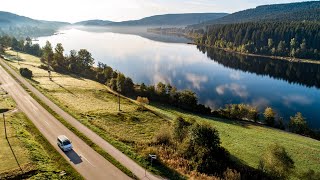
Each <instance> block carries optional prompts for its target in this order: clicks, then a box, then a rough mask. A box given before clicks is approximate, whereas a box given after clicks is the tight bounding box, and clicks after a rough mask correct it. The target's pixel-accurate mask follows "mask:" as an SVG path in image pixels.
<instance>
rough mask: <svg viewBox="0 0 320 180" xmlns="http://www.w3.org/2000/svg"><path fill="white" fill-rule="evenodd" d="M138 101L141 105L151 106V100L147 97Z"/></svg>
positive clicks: (138, 98) (139, 98)
mask: <svg viewBox="0 0 320 180" xmlns="http://www.w3.org/2000/svg"><path fill="white" fill-rule="evenodd" d="M137 101H138V102H139V103H141V104H149V99H148V98H147V97H140V96H138V97H137Z"/></svg>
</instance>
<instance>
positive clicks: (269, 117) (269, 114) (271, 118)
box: [263, 107, 276, 127]
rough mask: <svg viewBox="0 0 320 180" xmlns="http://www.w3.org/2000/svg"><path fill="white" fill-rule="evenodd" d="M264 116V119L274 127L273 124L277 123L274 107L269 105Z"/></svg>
mask: <svg viewBox="0 0 320 180" xmlns="http://www.w3.org/2000/svg"><path fill="white" fill-rule="evenodd" d="M263 116H264V121H265V123H266V124H267V125H268V126H271V127H273V126H274V125H275V116H276V113H275V112H274V111H273V109H272V108H270V107H267V108H266V109H265V110H264V113H263Z"/></svg>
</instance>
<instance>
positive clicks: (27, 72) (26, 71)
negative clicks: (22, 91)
mask: <svg viewBox="0 0 320 180" xmlns="http://www.w3.org/2000/svg"><path fill="white" fill-rule="evenodd" d="M19 71H20V74H21V75H22V76H23V77H25V78H28V79H31V78H32V71H30V70H29V69H28V68H20V70H19Z"/></svg>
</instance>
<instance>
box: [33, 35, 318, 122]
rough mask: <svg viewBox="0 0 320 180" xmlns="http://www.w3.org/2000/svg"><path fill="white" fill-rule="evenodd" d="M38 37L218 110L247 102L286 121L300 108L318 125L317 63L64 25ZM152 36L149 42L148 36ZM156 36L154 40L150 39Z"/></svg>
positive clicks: (136, 80) (42, 40)
mask: <svg viewBox="0 0 320 180" xmlns="http://www.w3.org/2000/svg"><path fill="white" fill-rule="evenodd" d="M61 32H62V34H59V35H54V36H50V37H41V38H39V44H40V45H44V44H45V41H47V40H49V41H50V42H51V43H52V44H53V46H55V44H56V43H62V44H63V46H64V48H65V50H66V53H67V52H68V51H70V50H72V49H75V50H79V49H82V48H85V49H88V50H89V51H90V52H91V53H92V55H93V57H94V58H95V60H96V62H98V61H100V62H103V63H106V64H107V65H109V66H111V67H113V68H114V69H117V70H119V71H121V72H123V73H124V74H125V75H127V76H129V77H131V78H132V79H133V81H134V82H135V83H142V82H143V83H145V84H156V83H158V82H160V81H161V82H166V83H170V84H172V85H174V86H176V87H177V88H178V89H191V90H193V91H194V92H196V93H197V96H198V98H199V101H200V103H202V104H206V105H209V106H210V107H212V108H219V107H222V106H224V105H225V104H229V103H248V104H251V105H254V106H257V107H258V108H259V109H264V108H265V107H267V106H271V107H272V108H274V109H275V110H276V111H277V112H278V113H279V114H280V116H283V117H284V118H285V119H287V120H288V119H289V117H290V116H293V115H294V114H295V113H296V112H298V111H300V112H302V114H303V115H304V116H305V117H306V118H307V121H308V123H309V125H310V126H312V127H313V128H320V120H319V119H320V90H319V88H320V66H319V65H310V64H304V63H290V62H286V61H281V60H271V59H267V58H252V57H246V56H239V55H235V54H232V53H226V52H223V51H218V50H214V49H206V48H201V47H196V46H194V45H188V44H185V43H181V42H188V40H187V39H184V38H176V37H175V38H176V39H175V40H174V41H175V42H180V43H166V42H160V41H166V39H168V37H164V36H163V37H161V36H160V35H150V36H149V35H148V36H145V34H144V35H143V36H144V37H146V38H143V37H141V36H138V35H129V34H118V33H112V32H105V31H99V32H89V31H84V30H77V29H69V30H64V31H61ZM150 39H153V40H150ZM155 40H157V41H155Z"/></svg>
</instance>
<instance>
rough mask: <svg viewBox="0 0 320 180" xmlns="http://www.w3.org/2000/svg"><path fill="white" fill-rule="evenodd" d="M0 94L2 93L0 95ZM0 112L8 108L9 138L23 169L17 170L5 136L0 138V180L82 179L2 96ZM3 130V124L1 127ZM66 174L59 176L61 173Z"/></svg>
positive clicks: (10, 100)
mask: <svg viewBox="0 0 320 180" xmlns="http://www.w3.org/2000/svg"><path fill="white" fill-rule="evenodd" d="M0 95H1V94H0ZM1 96H2V97H1V99H0V109H9V110H11V111H9V112H7V113H6V124H7V129H8V139H9V142H10V144H11V146H12V149H13V151H14V153H15V155H16V157H17V159H18V162H19V164H20V165H21V167H22V169H23V171H24V172H23V173H22V172H21V171H20V169H19V167H18V165H17V163H16V161H15V158H14V156H13V154H12V151H11V150H10V147H9V144H8V143H7V141H6V139H5V138H4V136H1V138H0V145H1V149H0V152H1V153H0V161H1V165H0V179H1V178H5V177H11V178H13V177H15V178H17V179H20V178H32V179H37V178H38V179H39V178H40V179H82V177H81V176H80V175H79V174H78V173H77V172H76V171H75V170H74V169H73V168H72V167H71V166H70V165H69V164H68V162H67V161H66V160H64V159H63V157H62V156H61V155H60V154H59V153H58V152H56V150H55V149H54V148H53V147H52V146H51V145H50V144H49V142H47V141H46V139H44V138H43V137H42V135H41V134H40V132H39V131H38V130H37V129H36V127H35V126H34V125H33V124H32V123H31V121H30V120H29V119H28V118H27V117H26V116H25V115H24V114H23V113H22V112H19V111H12V110H14V109H15V107H16V105H15V103H14V101H13V100H12V99H11V98H10V97H8V96H6V95H5V96H3V95H1ZM0 129H1V132H4V131H3V123H1V125H0ZM63 171H64V172H65V175H63V176H61V174H60V173H61V172H63Z"/></svg>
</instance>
